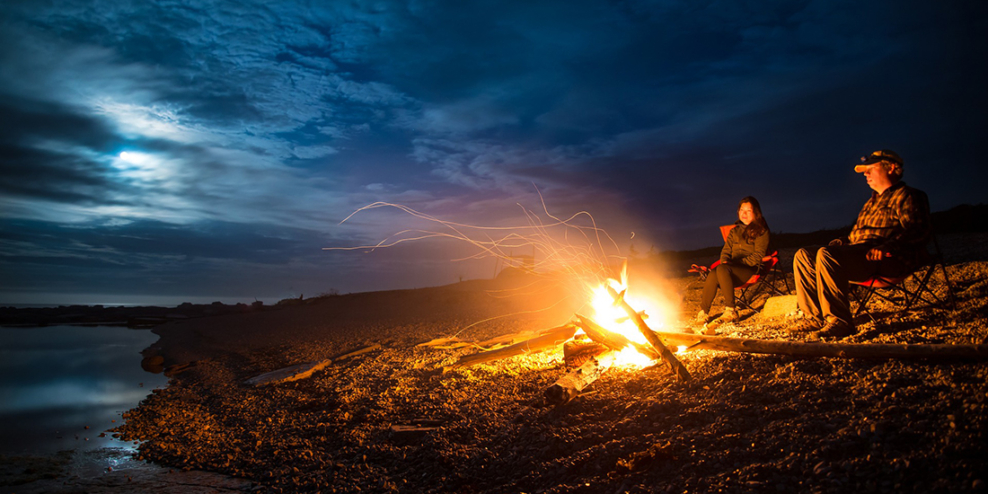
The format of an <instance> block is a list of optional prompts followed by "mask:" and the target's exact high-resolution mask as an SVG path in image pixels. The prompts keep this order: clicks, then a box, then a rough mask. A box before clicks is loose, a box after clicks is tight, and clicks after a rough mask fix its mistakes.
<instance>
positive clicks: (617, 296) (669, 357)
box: [607, 285, 690, 381]
mask: <svg viewBox="0 0 988 494" xmlns="http://www.w3.org/2000/svg"><path fill="white" fill-rule="evenodd" d="M607 293H609V294H611V297H614V305H619V306H621V308H623V309H624V311H625V312H627V313H628V317H630V318H631V320H632V321H635V326H638V330H639V331H641V332H642V334H643V335H645V339H646V340H648V342H649V344H651V345H652V347H653V348H655V350H656V351H658V352H659V355H660V356H661V357H662V360H664V361H665V362H666V363H667V364H669V369H670V370H671V371H672V373H673V374H676V376H678V377H679V380H680V381H689V380H690V373H689V371H688V370H686V366H684V365H683V363H682V362H680V361H679V359H677V358H676V356H675V355H673V354H672V352H670V351H669V349H668V348H666V346H665V345H663V344H662V341H660V340H659V338H658V337H657V336H655V333H653V332H652V328H649V327H648V325H647V324H645V320H644V319H642V316H641V314H639V313H638V312H637V311H635V309H634V308H632V307H631V306H630V305H628V302H627V301H626V300H624V293H625V291H624V290H622V291H621V293H618V292H617V291H616V290H614V288H612V287H611V286H610V285H608V286H607Z"/></svg>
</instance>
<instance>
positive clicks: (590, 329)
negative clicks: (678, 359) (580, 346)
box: [576, 314, 659, 360]
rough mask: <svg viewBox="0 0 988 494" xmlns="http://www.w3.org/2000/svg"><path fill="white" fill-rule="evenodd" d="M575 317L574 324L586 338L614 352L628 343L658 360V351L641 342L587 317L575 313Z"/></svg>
mask: <svg viewBox="0 0 988 494" xmlns="http://www.w3.org/2000/svg"><path fill="white" fill-rule="evenodd" d="M576 319H577V322H576V325H577V326H579V327H580V329H582V330H583V332H584V333H586V334H587V337H588V338H590V339H591V340H593V341H596V342H597V343H600V344H601V345H604V346H606V347H608V348H610V349H611V350H614V351H615V352H620V351H621V350H624V348H625V347H627V346H628V345H631V346H633V347H634V348H635V350H637V351H638V353H641V354H642V355H645V356H646V357H648V358H650V359H652V360H658V358H659V353H658V352H656V351H655V350H654V349H652V348H649V347H647V346H645V345H642V344H641V343H638V342H635V341H631V340H629V339H628V338H626V337H625V336H624V335H622V334H619V333H615V332H613V331H608V330H607V329H605V328H604V327H603V326H601V325H599V324H597V323H596V322H594V320H593V319H590V318H589V317H584V316H581V315H580V314H576Z"/></svg>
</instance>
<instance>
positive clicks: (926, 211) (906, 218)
mask: <svg viewBox="0 0 988 494" xmlns="http://www.w3.org/2000/svg"><path fill="white" fill-rule="evenodd" d="M931 234H932V229H931V227H930V201H929V199H928V198H927V196H926V193H925V192H923V191H921V190H918V189H914V188H912V187H909V186H907V185H906V183H905V182H897V183H895V184H894V185H892V186H891V187H889V188H888V189H885V192H883V193H881V194H878V193H877V192H872V193H871V199H869V200H868V202H866V203H865V205H864V207H863V208H861V212H860V213H858V221H857V222H855V223H854V228H853V229H851V234H850V235H849V236H848V239H849V240H850V242H851V244H873V245H874V246H875V247H881V248H882V250H884V251H886V252H889V253H891V254H892V256H893V257H897V258H899V259H900V260H902V261H903V262H905V263H906V264H907V265H910V266H914V267H915V266H917V265H919V264H921V263H922V261H923V258H924V257H926V256H927V255H928V253H927V252H926V243H927V242H929V240H930V236H931Z"/></svg>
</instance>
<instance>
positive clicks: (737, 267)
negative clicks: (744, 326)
mask: <svg viewBox="0 0 988 494" xmlns="http://www.w3.org/2000/svg"><path fill="white" fill-rule="evenodd" d="M715 271H716V278H717V284H718V285H720V293H721V294H722V295H723V296H724V307H725V308H728V309H733V308H734V287H736V286H741V285H743V284H744V282H746V281H748V278H751V275H753V274H755V272H756V271H758V268H754V267H751V266H745V265H741V264H727V263H721V264H720V265H718V266H717V269H716V270H715ZM707 279H708V280H709V279H710V278H709V277H708V278H707Z"/></svg>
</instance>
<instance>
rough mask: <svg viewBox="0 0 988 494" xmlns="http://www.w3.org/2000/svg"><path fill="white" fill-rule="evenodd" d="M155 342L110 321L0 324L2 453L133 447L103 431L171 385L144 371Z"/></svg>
mask: <svg viewBox="0 0 988 494" xmlns="http://www.w3.org/2000/svg"><path fill="white" fill-rule="evenodd" d="M157 339H158V336H157V335H155V334H153V333H151V331H148V330H134V329H128V328H123V327H111V326H96V327H82V326H48V327H37V328H6V327H0V455H23V454H30V455H43V454H51V453H54V452H57V451H62V450H76V451H88V450H94V449H99V448H117V449H122V450H128V451H132V450H133V449H134V444H133V443H126V442H122V441H119V440H116V439H113V438H112V437H111V434H110V433H108V432H107V433H105V434H104V437H100V435H101V434H103V433H104V432H105V431H106V430H107V429H110V428H113V427H116V426H117V425H120V424H121V423H122V420H123V419H122V414H123V412H125V411H127V410H130V409H131V408H134V407H135V406H137V404H138V403H140V401H141V400H143V399H144V397H146V396H147V395H148V394H149V393H151V390H153V389H155V388H163V387H164V386H165V385H166V384H167V382H168V380H167V378H166V377H164V376H163V375H160V374H151V373H148V372H146V371H144V370H143V369H142V368H141V358H142V356H141V354H140V351H141V350H143V349H145V348H147V347H148V346H150V345H151V344H152V343H154V342H155V341H157ZM87 427H88V428H87Z"/></svg>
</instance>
